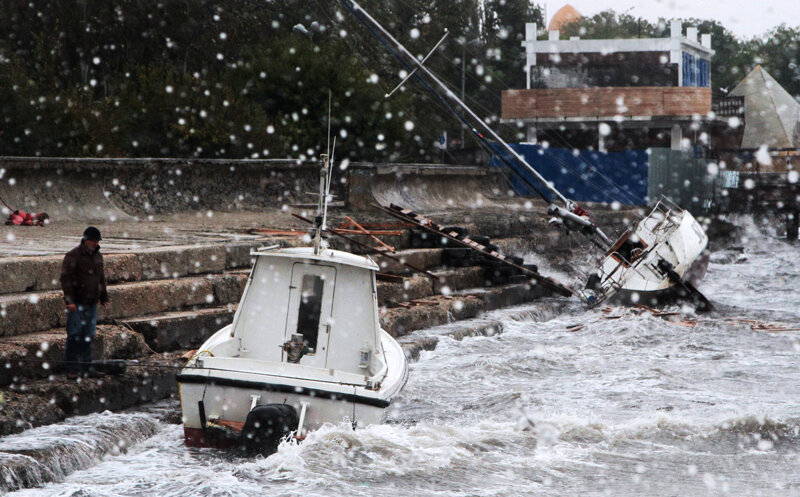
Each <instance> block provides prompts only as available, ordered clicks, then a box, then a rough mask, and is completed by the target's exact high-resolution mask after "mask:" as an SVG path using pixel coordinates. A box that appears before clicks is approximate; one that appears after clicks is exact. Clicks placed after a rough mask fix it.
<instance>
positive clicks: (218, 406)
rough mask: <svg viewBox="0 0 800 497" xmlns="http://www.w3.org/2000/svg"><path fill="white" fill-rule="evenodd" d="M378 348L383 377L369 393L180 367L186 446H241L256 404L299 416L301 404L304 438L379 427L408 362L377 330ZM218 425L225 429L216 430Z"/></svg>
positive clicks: (333, 384) (296, 379)
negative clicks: (334, 429) (327, 430)
mask: <svg viewBox="0 0 800 497" xmlns="http://www.w3.org/2000/svg"><path fill="white" fill-rule="evenodd" d="M222 333H223V334H225V333H227V332H226V330H222ZM212 339H213V337H212ZM381 343H382V347H383V350H384V352H385V358H386V362H387V373H386V375H385V377H384V379H383V381H382V383H381V384H380V385H379V386H377V387H372V388H369V387H368V386H366V385H353V384H345V383H341V382H337V381H331V380H327V381H326V380H324V379H320V378H316V379H314V378H309V377H302V376H289V375H286V374H284V375H280V374H276V372H275V371H273V372H269V371H260V372H257V371H252V370H250V371H245V370H234V369H228V370H221V369H216V368H204V367H187V368H184V369H183V370H182V372H181V374H180V375H178V384H179V385H178V386H179V391H180V399H181V410H182V413H183V425H184V439H185V442H186V445H187V446H189V447H216V448H230V447H235V446H238V445H241V444H242V442H243V441H242V439H241V436H240V432H241V428H242V426H243V425H244V423H245V422H246V420H247V417H248V414H249V413H250V411H251V410H252V409H253V407H254V406H256V405H259V406H261V405H269V404H286V405H289V406H292V407H293V408H294V409H295V410H296V412H297V413H298V414H300V413H301V412H302V410H303V405H304V404H305V406H306V411H305V416H304V421H303V424H302V429H303V433H305V432H307V431H310V430H315V429H318V428H320V427H321V426H323V425H325V424H328V423H330V424H338V423H347V424H348V425H350V426H352V427H353V428H356V427H363V426H367V425H371V424H376V423H380V422H381V421H382V419H383V414H384V411H385V409H386V408H387V407H388V406H389V405H390V404H391V402H392V400H393V399H394V398H395V397H396V396H397V395H398V394H399V393H400V391H401V390H402V388H403V386H405V383H406V381H407V380H408V361H407V359H406V357H405V354H404V353H403V350H402V348H401V346H400V344H398V343H397V341H395V340H394V338H392V337H391V336H389V335H388V334H387V333H386V332H385V331H381ZM219 425H223V426H224V427H226V429H219V428H220V426H219ZM232 426H233V427H238V431H237V430H236V429H231V427H232ZM293 429H294V427H293Z"/></svg>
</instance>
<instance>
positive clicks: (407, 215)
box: [373, 204, 575, 297]
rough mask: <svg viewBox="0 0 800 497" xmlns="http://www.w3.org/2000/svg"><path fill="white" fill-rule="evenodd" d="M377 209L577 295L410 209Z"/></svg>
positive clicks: (561, 291) (557, 290) (558, 290)
mask: <svg viewBox="0 0 800 497" xmlns="http://www.w3.org/2000/svg"><path fill="white" fill-rule="evenodd" d="M373 205H374V206H375V207H376V208H378V209H380V210H382V211H383V212H385V213H387V214H389V215H390V216H392V217H394V218H396V219H399V220H401V221H405V222H408V223H412V224H414V225H415V226H416V227H418V228H421V229H423V230H425V231H428V232H431V233H433V234H435V235H437V236H441V237H442V238H446V239H448V240H450V241H453V242H455V244H456V245H460V246H462V247H465V248H471V249H472V250H475V251H477V252H479V253H481V254H483V255H484V256H486V257H489V258H491V259H494V260H496V261H500V262H502V263H503V264H506V265H508V266H511V267H513V268H516V269H517V270H519V271H521V272H522V273H523V274H525V275H526V276H528V277H529V278H531V279H534V280H536V282H537V283H538V284H540V285H542V286H544V287H545V288H548V289H549V290H552V291H553V292H555V293H557V294H559V295H562V296H564V297H569V296H571V295H573V294H575V291H574V290H572V289H571V288H569V287H567V286H565V285H562V284H561V283H558V282H557V281H555V280H553V279H551V278H548V277H546V276H542V275H541V274H539V273H538V272H537V271H533V270H531V269H528V268H526V267H523V266H520V265H518V264H514V263H513V262H511V261H510V260H508V259H507V258H506V257H505V256H504V255H503V254H500V253H499V252H497V251H494V250H488V249H487V248H486V247H485V246H484V245H482V244H480V243H478V242H476V241H474V240H472V239H470V238H469V236H460V235H459V234H458V233H456V232H455V231H452V232H450V233H445V232H444V231H443V230H442V227H441V226H439V225H438V224H436V223H434V222H433V221H431V220H430V219H428V218H426V217H425V216H422V215H421V214H417V213H416V212H414V211H411V210H409V209H405V208H403V207H400V206H398V205H395V204H390V205H389V207H385V206H383V205H380V204H373Z"/></svg>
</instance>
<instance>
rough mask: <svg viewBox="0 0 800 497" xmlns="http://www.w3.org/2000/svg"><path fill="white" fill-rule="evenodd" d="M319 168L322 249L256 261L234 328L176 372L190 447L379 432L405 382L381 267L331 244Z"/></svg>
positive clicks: (271, 252) (264, 254) (317, 240)
mask: <svg viewBox="0 0 800 497" xmlns="http://www.w3.org/2000/svg"><path fill="white" fill-rule="evenodd" d="M321 171H322V172H321V180H320V194H319V195H320V200H319V207H318V215H317V217H316V219H315V224H316V226H315V228H314V241H313V246H312V247H303V248H287V249H275V248H265V249H260V250H258V251H255V252H253V253H252V255H253V256H254V257H255V259H256V261H255V264H254V266H253V269H252V271H251V272H250V277H249V278H248V281H247V286H246V287H245V290H244V294H243V295H242V299H241V302H240V303H239V308H238V310H237V311H236V315H235V316H234V319H233V323H232V324H230V325H229V326H226V327H224V328H222V329H221V330H219V331H217V332H216V333H215V334H214V335H213V336H212V337H211V338H209V339H208V340H207V341H206V342H205V343H204V344H203V345H202V347H201V348H200V349H199V352H197V353H196V354H195V355H194V357H192V358H191V359H190V360H189V362H188V363H187V364H186V366H185V367H184V368H183V369H182V370H181V372H180V374H179V375H178V382H179V389H180V398H181V409H182V411H183V426H184V438H185V442H186V445H187V446H192V447H231V446H236V445H243V446H246V447H247V448H249V449H252V450H255V451H258V452H262V453H271V452H273V451H274V450H275V449H276V448H277V446H278V444H279V443H280V441H281V440H283V439H285V438H286V437H289V436H295V437H297V438H302V437H303V436H304V434H305V433H306V432H307V431H308V430H313V429H316V428H319V427H320V426H322V425H323V424H325V423H340V422H347V423H349V424H351V425H352V426H353V428H355V427H357V426H365V425H369V424H373V423H378V422H380V421H381V418H382V415H383V412H384V410H385V408H386V407H388V406H389V405H390V404H391V402H392V400H393V399H394V398H395V397H396V396H397V395H398V394H399V393H400V390H401V389H402V388H403V386H404V385H405V383H406V380H407V378H408V362H407V359H406V356H405V354H404V352H403V350H402V348H401V347H400V345H399V344H398V343H397V341H395V340H394V338H392V337H391V336H390V335H389V334H388V333H386V332H385V331H384V330H382V329H381V327H380V322H379V319H378V301H377V286H376V282H375V274H376V272H377V271H378V269H379V268H378V265H377V264H376V263H375V262H373V261H372V260H371V259H370V258H368V257H364V256H360V255H354V254H351V253H348V252H343V251H339V250H331V249H328V248H326V246H325V245H326V244H325V240H324V234H325V230H326V226H325V224H326V217H327V208H326V205H327V199H328V197H329V194H328V192H329V188H330V181H329V179H328V180H326V179H325V178H326V175H329V164H328V160H327V156H323V166H322V168H321ZM328 178H329V176H328Z"/></svg>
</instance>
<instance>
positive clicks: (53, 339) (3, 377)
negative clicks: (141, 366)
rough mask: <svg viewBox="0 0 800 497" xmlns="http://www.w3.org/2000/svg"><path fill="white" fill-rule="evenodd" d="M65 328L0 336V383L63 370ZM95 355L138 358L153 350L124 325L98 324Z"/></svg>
mask: <svg viewBox="0 0 800 497" xmlns="http://www.w3.org/2000/svg"><path fill="white" fill-rule="evenodd" d="M66 338H67V331H66V329H55V330H51V331H48V332H47V333H32V334H28V335H23V336H18V337H4V338H0V386H2V385H9V384H12V383H14V384H17V385H18V386H21V385H24V383H25V382H26V381H27V380H29V379H31V378H47V377H49V376H51V375H54V374H60V373H62V372H63V371H64V367H63V365H62V360H63V357H64V343H65V342H66ZM93 352H94V358H95V359H138V358H140V357H145V356H148V355H151V354H152V353H153V351H152V350H151V349H150V347H148V346H147V344H146V343H145V340H144V338H143V337H142V336H141V335H139V334H138V333H133V332H132V331H131V330H130V329H128V328H126V327H125V326H115V325H99V326H98V327H97V335H96V337H95V340H94V342H93Z"/></svg>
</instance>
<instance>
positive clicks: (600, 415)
mask: <svg viewBox="0 0 800 497" xmlns="http://www.w3.org/2000/svg"><path fill="white" fill-rule="evenodd" d="M756 240H757V238H756V237H753V238H752V239H751V240H749V241H747V242H746V243H745V248H744V249H743V250H741V251H739V250H732V251H726V252H719V253H716V254H714V255H713V257H712V263H711V265H710V267H709V273H708V276H707V277H706V280H705V282H704V284H703V285H702V286H701V290H702V291H703V292H704V293H706V295H709V296H711V297H712V300H714V301H715V302H716V303H717V304H718V307H719V309H720V310H719V311H718V312H717V313H716V314H715V315H712V316H710V317H704V316H694V315H692V314H691V312H689V314H688V315H687V317H689V318H698V319H700V322H699V324H697V326H695V327H694V328H688V327H685V326H679V325H676V324H671V323H668V322H666V321H664V320H662V319H660V318H656V317H653V316H651V315H640V316H628V317H624V318H622V319H617V320H610V319H606V318H605V315H604V314H603V313H602V312H600V311H584V310H582V309H581V307H580V306H579V305H577V304H575V305H574V306H573V307H572V309H571V311H570V312H567V313H564V314H562V315H560V316H559V317H557V318H555V319H552V320H550V321H547V322H544V323H536V322H532V321H514V320H510V319H506V320H505V322H504V332H503V333H502V334H499V335H496V336H492V337H476V338H468V339H465V340H463V341H455V340H451V339H444V340H442V341H441V342H440V344H439V346H438V347H437V348H436V350H434V351H431V352H424V353H423V354H422V356H421V357H420V360H419V361H418V362H416V363H414V364H412V367H411V376H410V380H409V383H408V385H407V387H406V389H405V391H404V393H403V396H402V399H401V402H398V403H397V404H396V405H395V406H394V407H393V408H392V409H391V411H390V412H389V416H388V417H389V423H388V424H386V425H381V426H373V427H369V428H366V429H361V430H358V431H356V432H353V431H351V430H349V429H347V428H346V427H336V426H331V427H328V428H325V429H322V430H319V431H317V432H315V433H312V434H311V435H310V436H309V437H308V439H307V440H306V441H305V442H304V443H303V444H300V445H294V444H285V445H283V446H282V447H281V448H280V450H279V452H278V453H277V454H276V455H274V456H271V457H269V458H266V459H263V458H257V459H245V458H241V457H238V456H232V455H230V454H228V453H225V452H220V451H215V450H195V449H187V448H185V447H184V446H183V439H182V429H181V427H180V426H176V425H169V424H163V423H160V422H158V421H156V420H155V419H156V418H155V417H153V421H152V422H153V423H155V427H156V428H155V429H154V432H155V434H154V435H153V436H150V437H148V438H146V439H145V440H143V441H141V442H139V443H135V444H133V445H131V446H129V447H127V452H124V453H121V454H117V453H116V452H115V454H114V455H107V456H104V457H103V458H101V459H99V460H97V459H96V460H95V461H94V462H93V463H91V464H84V466H89V467H88V468H86V469H82V470H79V471H76V472H74V473H72V474H71V475H69V476H67V477H66V478H65V479H64V480H63V481H62V482H59V483H54V484H48V485H46V486H44V487H43V488H38V489H30V490H25V491H21V492H19V493H18V495H26V496H33V495H36V496H41V495H48V496H49V495H60V496H145V495H159V496H256V495H257V496H262V495H271V496H289V495H305V496H316V495H319V496H334V495H337V496H338V495H341V496H345V495H347V496H350V495H365V496H366V495H369V496H392V497H395V496H403V495H437V496H478V495H481V496H484V495H498V496H500V495H502V496H508V495H536V496H539V495H553V496H555V495H574V494H580V495H641V496H652V495H664V496H673V495H674V496H683V495H700V496H705V495H737V496H756V495H776V496H778V495H780V496H784V495H800V406H799V405H798V401H799V400H800V397H799V396H798V393H799V391H798V390H799V387H798V385H800V367H798V366H799V365H800V363H799V361H798V359H799V358H800V333H765V332H754V331H751V330H750V328H749V327H748V326H747V325H745V324H735V323H730V322H728V319H729V318H731V317H741V318H750V319H762V320H771V321H780V322H784V323H789V324H791V325H794V326H795V327H797V326H798V325H800V297H798V294H797V289H798V288H800V271H798V268H800V247H791V246H789V245H786V244H784V243H783V242H780V241H777V240H774V239H770V240H765V241H763V240H759V241H758V242H756ZM684 311H686V310H684ZM497 315H499V316H503V315H504V314H503V313H502V312H501V313H498V314H497ZM505 315H506V316H509V315H510V314H508V313H506V314H505ZM575 324H585V325H586V327H585V328H584V329H583V330H581V331H579V332H576V333H569V332H567V331H566V328H568V327H570V326H572V325H575ZM175 408H176V409H177V406H175ZM106 416H114V417H117V418H119V419H121V420H125V419H127V417H131V416H142V414H135V415H134V414H113V415H111V414H107V415H106ZM87 423H88V422H87ZM25 436H31V437H32V436H34V434H33V433H32V432H29V433H28V434H23V435H21V437H25ZM15 495H17V494H15Z"/></svg>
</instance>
